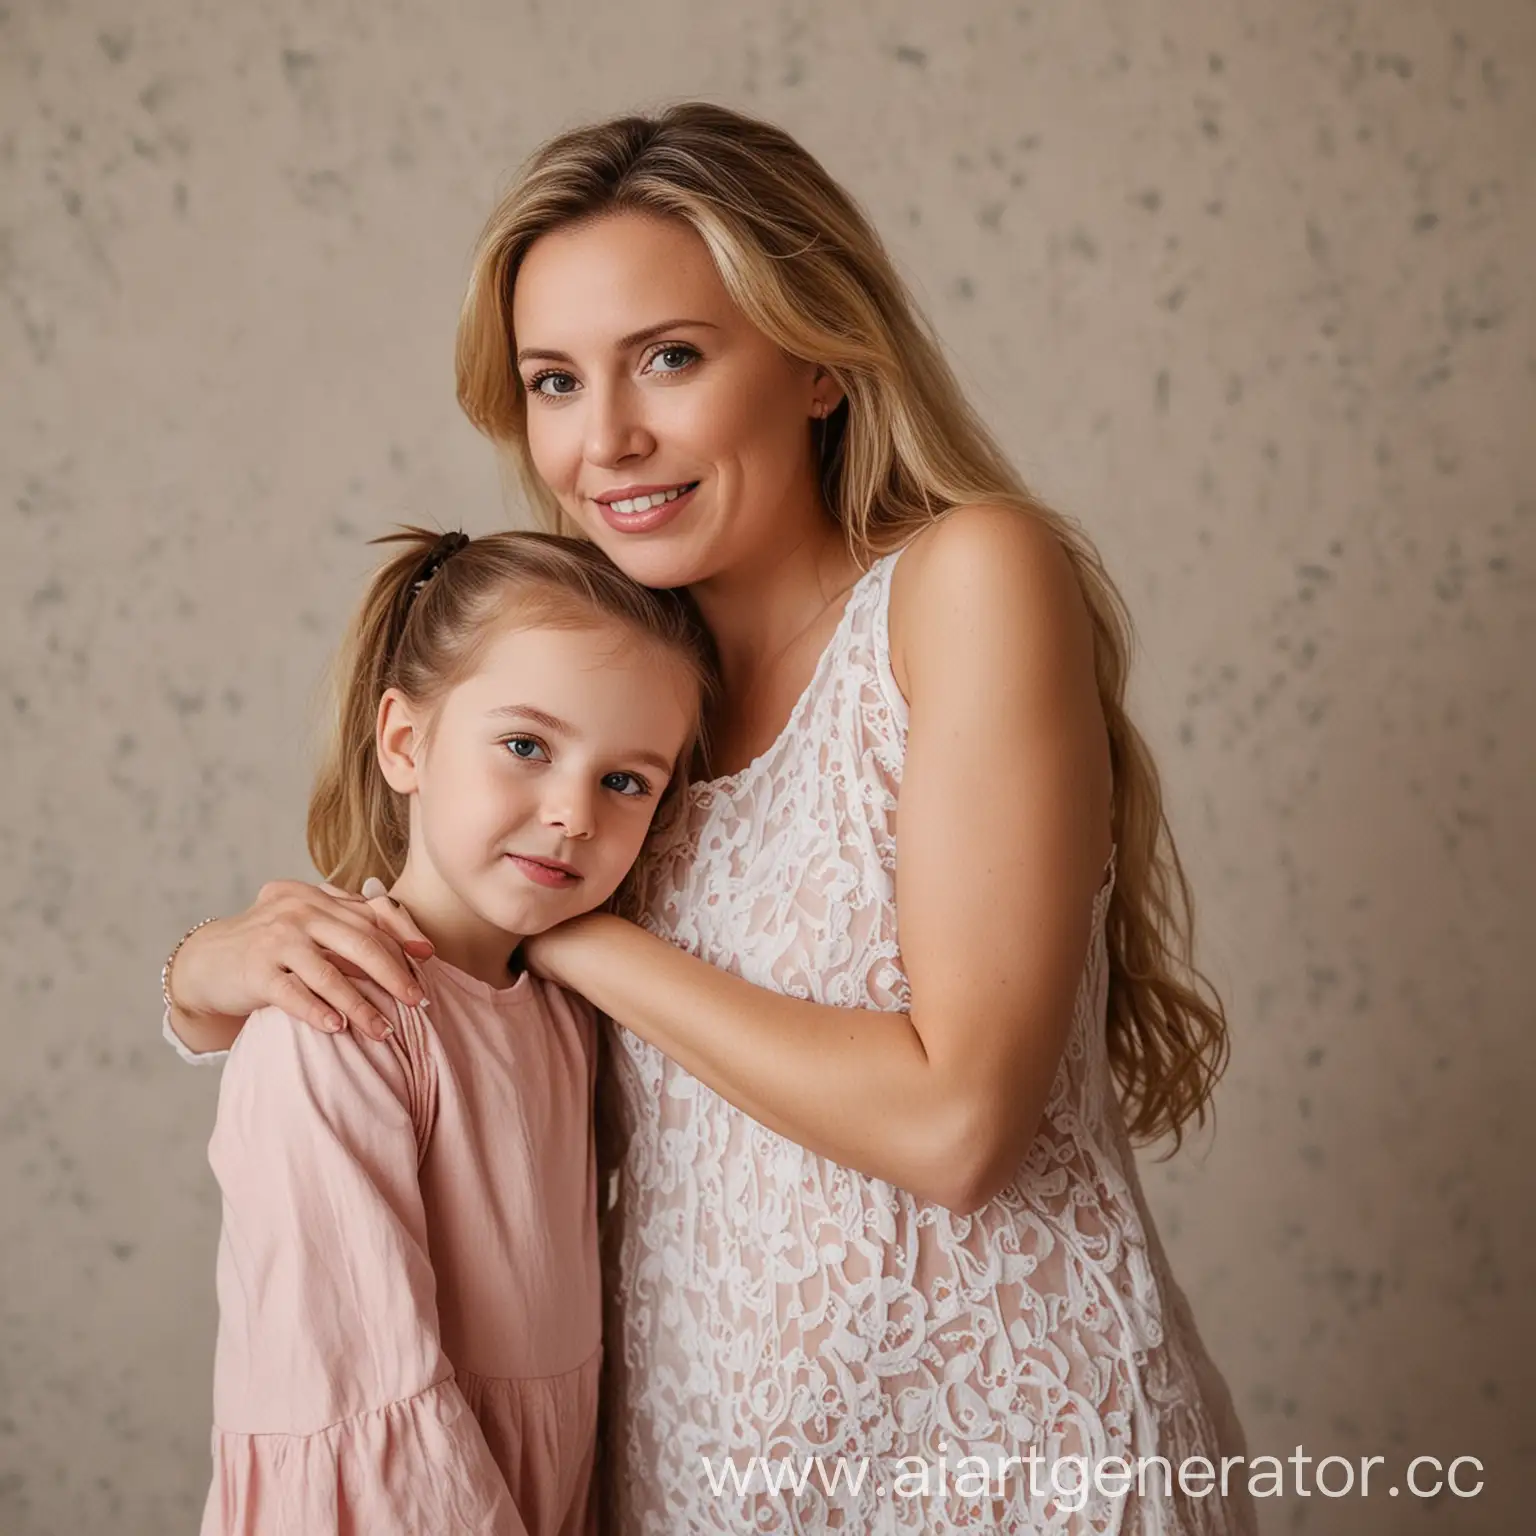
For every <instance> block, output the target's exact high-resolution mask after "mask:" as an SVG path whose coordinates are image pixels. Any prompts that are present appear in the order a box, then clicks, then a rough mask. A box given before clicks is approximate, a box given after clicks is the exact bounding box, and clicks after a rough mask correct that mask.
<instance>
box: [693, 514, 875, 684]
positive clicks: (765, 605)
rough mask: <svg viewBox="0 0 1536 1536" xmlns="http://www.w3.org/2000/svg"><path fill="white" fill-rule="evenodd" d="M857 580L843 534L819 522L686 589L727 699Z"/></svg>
mask: <svg viewBox="0 0 1536 1536" xmlns="http://www.w3.org/2000/svg"><path fill="white" fill-rule="evenodd" d="M857 575H858V565H857V563H856V562H855V560H854V558H853V556H852V554H850V553H849V550H848V544H847V540H846V538H845V537H844V534H843V531H842V529H841V528H839V527H838V525H837V524H836V523H835V522H833V521H832V519H831V518H830V517H822V518H820V519H818V521H817V522H816V524H814V525H813V526H811V527H809V528H807V530H806V532H805V533H804V535H803V536H802V537H800V538H799V539H797V540H796V541H794V542H793V543H789V544H785V545H782V546H780V547H778V548H776V549H773V550H771V551H767V552H755V553H754V554H753V555H752V557H751V558H750V559H748V560H745V561H743V562H742V563H741V564H740V565H738V566H736V567H733V568H732V569H730V570H727V571H721V572H720V573H719V574H718V575H715V576H710V577H708V578H706V579H705V580H703V581H700V582H696V583H694V585H693V586H692V587H691V588H690V589H689V590H690V592H691V593H692V595H693V598H694V600H695V601H696V602H697V603H698V605H699V612H700V613H701V614H702V615H703V618H704V622H705V624H707V625H708V626H709V631H710V634H711V635H712V636H713V637H714V641H715V648H716V651H717V653H718V655H719V657H720V676H721V682H722V684H723V686H724V690H725V695H726V697H727V699H730V698H734V697H739V696H740V695H742V694H744V693H746V692H748V691H750V690H751V689H752V688H753V687H754V686H755V685H756V684H757V682H758V681H759V680H760V678H761V677H762V676H763V675H764V674H765V673H768V672H771V671H772V669H773V667H774V665H775V663H776V662H777V660H778V658H780V657H781V656H783V655H784V653H785V652H786V651H788V650H790V649H791V647H792V646H793V645H794V643H795V641H796V640H797V639H798V638H799V637H800V636H801V635H803V634H805V633H806V632H807V631H808V630H810V629H812V628H814V627H815V623H816V620H817V619H818V618H819V617H820V616H821V615H822V614H823V613H824V612H825V611H826V609H827V608H828V606H829V605H830V604H831V603H833V602H834V601H835V600H836V598H837V597H838V595H839V594H840V593H842V592H845V591H846V590H847V589H848V586H849V584H850V583H851V582H852V581H853V580H854V579H855V578H856V577H857Z"/></svg>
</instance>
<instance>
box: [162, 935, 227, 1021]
mask: <svg viewBox="0 0 1536 1536" xmlns="http://www.w3.org/2000/svg"><path fill="white" fill-rule="evenodd" d="M216 922H218V918H216V917H205V918H204V919H203V920H202V922H200V923H193V925H192V926H191V927H190V928H188V929H187V931H186V932H185V933H184V934H182V936H181V937H180V938H179V939H177V941H176V947H175V949H173V950H172V951H171V952H170V954H168V955H167V956H166V957H165V964H164V965H162V966H161V967H160V995H161V996H162V997H164V998H165V1006H166V1008H167V1009H168V1010H169V1011H171V1012H172V1013H174V1012H175V1011H176V999H175V998H174V997H172V996H171V966H172V965H173V964H174V963H175V960H176V956H177V955H179V954H180V953H181V946H182V945H183V944H185V943H186V942H187V940H188V939H190V938H191V937H192V935H193V934H194V933H196V932H197V930H198V929H199V928H206V927H207V926H208V924H209V923H216Z"/></svg>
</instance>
